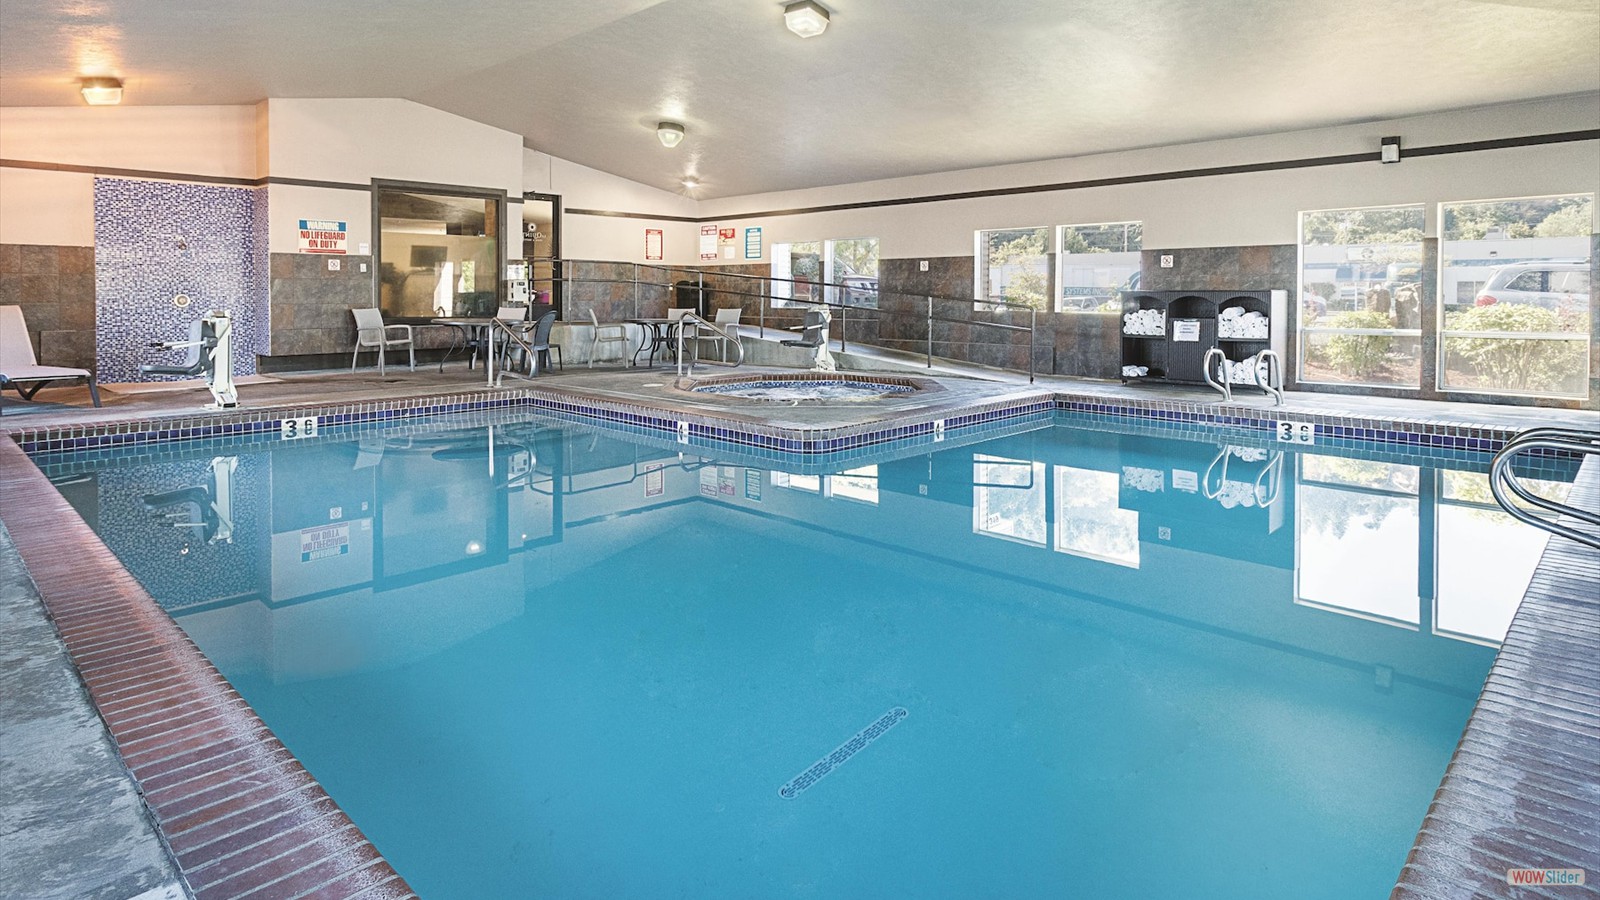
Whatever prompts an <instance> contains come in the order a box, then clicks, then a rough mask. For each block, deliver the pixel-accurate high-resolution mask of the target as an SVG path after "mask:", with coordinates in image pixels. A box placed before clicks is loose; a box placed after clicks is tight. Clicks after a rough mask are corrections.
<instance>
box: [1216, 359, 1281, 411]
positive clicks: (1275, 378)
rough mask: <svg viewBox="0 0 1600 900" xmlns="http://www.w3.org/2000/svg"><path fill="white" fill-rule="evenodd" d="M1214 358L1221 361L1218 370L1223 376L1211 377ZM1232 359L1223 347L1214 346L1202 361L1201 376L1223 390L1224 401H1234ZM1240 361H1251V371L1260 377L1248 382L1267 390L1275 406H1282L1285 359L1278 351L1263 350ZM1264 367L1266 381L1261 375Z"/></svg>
mask: <svg viewBox="0 0 1600 900" xmlns="http://www.w3.org/2000/svg"><path fill="white" fill-rule="evenodd" d="M1212 360H1216V361H1217V362H1218V363H1220V365H1218V367H1217V372H1218V373H1219V374H1220V375H1221V376H1222V377H1221V378H1217V379H1213V378H1212V377H1211V361H1212ZM1232 361H1233V360H1229V359H1228V354H1226V353H1224V352H1223V351H1222V348H1221V347H1212V348H1211V349H1210V350H1207V351H1206V355H1205V357H1204V358H1202V359H1201V361H1200V377H1201V378H1204V379H1205V382H1206V384H1209V385H1211V386H1212V387H1213V388H1216V389H1217V390H1219V391H1221V392H1222V402H1224V403H1232V402H1233V385H1234V382H1233V381H1230V380H1229V379H1228V363H1229V362H1232ZM1238 361H1239V362H1248V363H1250V366H1251V371H1252V372H1255V373H1257V376H1258V377H1257V378H1256V380H1255V381H1253V382H1248V384H1254V385H1255V386H1256V387H1258V388H1261V390H1263V391H1265V392H1266V394H1267V396H1269V397H1271V398H1272V401H1273V405H1274V406H1282V405H1283V360H1282V359H1281V358H1279V356H1278V354H1277V352H1276V351H1273V350H1262V351H1261V352H1260V353H1257V354H1255V355H1253V356H1251V357H1250V358H1249V359H1248V360H1238ZM1262 367H1265V368H1266V374H1267V377H1266V380H1265V381H1263V380H1261V378H1260V377H1259V373H1260V372H1261V369H1262ZM1239 383H1240V384H1241V385H1243V384H1247V382H1239Z"/></svg>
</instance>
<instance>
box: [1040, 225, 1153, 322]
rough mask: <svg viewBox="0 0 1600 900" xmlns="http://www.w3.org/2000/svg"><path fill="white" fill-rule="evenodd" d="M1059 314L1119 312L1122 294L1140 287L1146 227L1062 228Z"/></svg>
mask: <svg viewBox="0 0 1600 900" xmlns="http://www.w3.org/2000/svg"><path fill="white" fill-rule="evenodd" d="M1060 234H1061V241H1060V247H1061V252H1060V254H1059V256H1058V260H1059V263H1058V265H1057V267H1056V271H1057V273H1058V274H1057V276H1056V281H1057V283H1058V284H1059V287H1058V289H1057V291H1056V312H1118V311H1120V307H1121V298H1120V294H1121V292H1122V291H1123V290H1126V289H1127V288H1128V287H1130V286H1131V285H1132V284H1134V283H1136V278H1135V276H1137V275H1138V274H1139V256H1140V254H1139V251H1140V250H1141V249H1142V248H1143V246H1144V225H1143V224H1142V223H1139V222H1112V223H1109V224H1105V225H1063V226H1061V232H1060Z"/></svg>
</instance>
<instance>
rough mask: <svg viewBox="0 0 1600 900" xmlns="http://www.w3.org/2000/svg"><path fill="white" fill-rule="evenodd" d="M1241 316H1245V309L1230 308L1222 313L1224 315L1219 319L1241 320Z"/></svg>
mask: <svg viewBox="0 0 1600 900" xmlns="http://www.w3.org/2000/svg"><path fill="white" fill-rule="evenodd" d="M1241 315H1244V309H1243V308H1242V307H1238V306H1230V307H1228V308H1227V309H1225V310H1223V311H1222V315H1221V316H1219V318H1223V319H1237V318H1239V317H1240V316H1241Z"/></svg>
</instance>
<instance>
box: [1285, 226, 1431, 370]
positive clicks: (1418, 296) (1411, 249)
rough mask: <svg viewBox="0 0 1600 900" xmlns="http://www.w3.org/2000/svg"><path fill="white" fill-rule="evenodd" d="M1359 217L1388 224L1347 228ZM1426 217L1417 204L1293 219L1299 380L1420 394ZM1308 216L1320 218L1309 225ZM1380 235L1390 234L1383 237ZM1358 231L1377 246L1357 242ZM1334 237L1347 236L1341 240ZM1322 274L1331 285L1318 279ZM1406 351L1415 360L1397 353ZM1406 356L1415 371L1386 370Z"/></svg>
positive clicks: (1403, 368) (1406, 355)
mask: <svg viewBox="0 0 1600 900" xmlns="http://www.w3.org/2000/svg"><path fill="white" fill-rule="evenodd" d="M1364 214H1373V218H1374V219H1375V220H1377V219H1378V217H1380V216H1384V215H1387V216H1389V217H1390V222H1386V223H1381V224H1380V223H1379V222H1378V221H1374V222H1372V223H1366V222H1359V223H1358V222H1356V221H1354V220H1357V219H1359V218H1360V217H1362V216H1363V215H1364ZM1426 215H1427V208H1426V206H1425V205H1423V204H1421V203H1406V204H1398V205H1390V206H1364V207H1347V208H1341V209H1316V210H1302V211H1301V212H1300V214H1299V217H1298V229H1297V233H1298V241H1297V245H1298V251H1299V255H1298V263H1297V266H1296V277H1295V280H1296V282H1297V287H1298V296H1299V298H1300V300H1299V302H1300V313H1299V315H1298V316H1297V317H1296V319H1297V328H1296V331H1297V336H1298V341H1297V344H1298V352H1297V354H1296V359H1295V375H1296V379H1297V380H1298V381H1300V382H1302V383H1305V384H1329V385H1344V386H1353V387H1377V388H1392V389H1397V390H1406V391H1415V390H1418V389H1420V388H1421V386H1422V361H1421V356H1422V350H1421V346H1422V319H1421V316H1422V307H1423V305H1424V302H1423V297H1422V291H1421V272H1422V266H1423V264H1424V260H1423V252H1422V241H1423V237H1424V235H1425V234H1426ZM1313 217H1319V218H1317V219H1316V220H1315V224H1314V225H1313V224H1312V223H1313ZM1385 228H1387V229H1389V231H1388V232H1384V231H1383V229H1385ZM1364 229H1365V230H1370V231H1377V232H1378V233H1379V234H1380V235H1381V236H1382V237H1383V239H1381V240H1379V239H1376V238H1372V239H1367V240H1359V239H1356V236H1357V235H1359V234H1360V233H1361V232H1362V231H1363V230H1364ZM1308 230H1309V231H1314V232H1315V234H1308ZM1351 232H1354V234H1350V233H1351ZM1341 235H1349V236H1348V237H1347V238H1346V239H1345V240H1343V241H1341V240H1339V237H1340V236H1341ZM1313 271H1315V273H1316V274H1317V277H1316V278H1313V277H1312V274H1311V273H1313ZM1324 274H1326V276H1327V278H1328V279H1331V280H1324V279H1323V277H1322V276H1323V275H1324ZM1402 297H1404V298H1406V299H1404V300H1402V299H1401V298H1402ZM1413 345H1414V346H1415V348H1416V349H1415V351H1414V353H1406V352H1404V348H1408V347H1411V346H1413ZM1410 356H1415V357H1416V362H1415V363H1414V364H1407V365H1403V366H1394V365H1392V363H1393V362H1395V361H1402V362H1403V361H1405V360H1406V359H1407V358H1408V357H1410ZM1324 359H1326V362H1324ZM1384 372H1393V373H1394V377H1389V378H1383V377H1374V376H1378V375H1380V374H1381V373H1384ZM1346 373H1348V374H1346Z"/></svg>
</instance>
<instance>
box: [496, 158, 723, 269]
mask: <svg viewBox="0 0 1600 900" xmlns="http://www.w3.org/2000/svg"><path fill="white" fill-rule="evenodd" d="M522 160H523V162H522V173H523V174H522V184H523V190H525V191H537V192H539V193H546V194H559V195H560V196H561V204H562V206H563V207H564V208H567V209H573V208H576V209H596V210H606V211H611V212H629V213H635V214H637V215H642V216H650V215H658V216H671V217H679V218H693V217H694V216H696V215H698V210H699V204H698V203H697V202H696V201H695V200H694V199H693V198H691V197H685V196H682V195H680V194H674V193H671V192H668V191H663V190H660V189H659V188H653V187H650V186H648V185H644V184H640V183H639V182H637V181H629V180H628V179H626V178H622V177H620V176H617V175H611V174H609V173H606V172H602V171H600V170H598V169H591V168H589V167H588V166H583V165H579V164H577V163H575V162H571V161H569V160H565V159H561V158H559V157H555V156H551V155H549V154H547V153H540V152H539V151H537V150H527V149H525V150H523V156H522ZM561 228H562V231H561V245H562V246H561V252H562V255H563V256H566V257H568V258H570V259H608V260H619V261H623V262H646V261H647V260H645V257H644V233H645V230H646V229H650V228H658V229H660V230H661V232H662V241H663V244H662V249H663V254H664V258H663V259H662V260H661V262H663V263H664V264H667V265H687V264H690V263H693V262H694V261H695V259H696V255H695V254H696V246H695V243H694V239H695V235H696V233H697V227H696V226H695V225H694V223H691V222H673V221H669V220H665V219H650V218H636V217H626V218H624V217H616V216H587V215H567V216H563V217H562V222H561Z"/></svg>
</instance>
